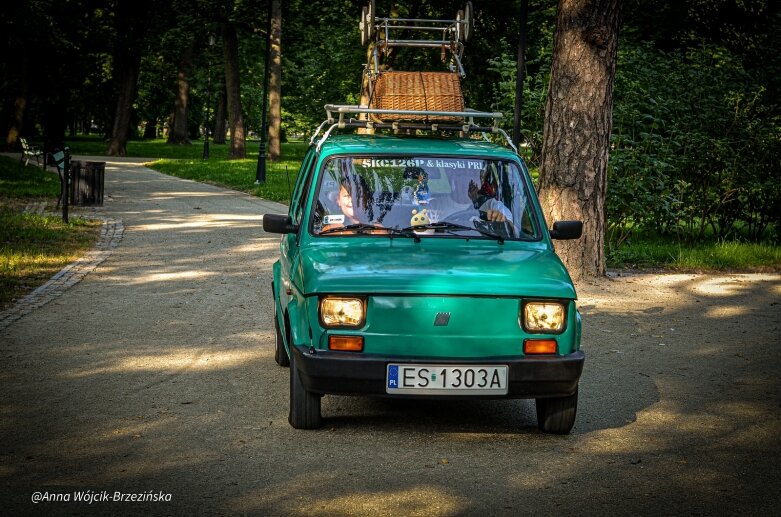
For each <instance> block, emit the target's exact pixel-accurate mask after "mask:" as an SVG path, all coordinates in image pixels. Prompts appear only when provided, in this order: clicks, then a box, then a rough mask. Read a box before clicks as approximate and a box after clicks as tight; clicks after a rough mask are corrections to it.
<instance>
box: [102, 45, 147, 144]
mask: <svg viewBox="0 0 781 517" xmlns="http://www.w3.org/2000/svg"><path fill="white" fill-rule="evenodd" d="M115 59H116V61H115V66H114V77H117V78H118V84H119V87H118V92H117V108H116V111H115V114H114V127H113V129H112V131H111V139H110V140H109V145H108V149H107V150H106V154H107V155H109V156H125V155H126V154H127V140H128V134H129V131H130V119H131V115H132V109H133V101H134V100H135V96H136V83H137V81H138V71H139V68H140V67H141V55H140V54H139V53H138V52H135V51H128V50H120V51H119V52H118V53H117V56H116V58H115Z"/></svg>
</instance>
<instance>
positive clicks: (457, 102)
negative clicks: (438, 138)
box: [370, 72, 464, 122]
mask: <svg viewBox="0 0 781 517" xmlns="http://www.w3.org/2000/svg"><path fill="white" fill-rule="evenodd" d="M372 97H373V98H372V100H371V103H370V107H372V108H376V109H389V110H415V111H464V96H463V94H462V93H461V82H460V81H459V77H458V74H457V73H451V72H383V73H382V74H380V76H379V77H378V78H377V79H376V80H375V82H374V93H373V96H372ZM372 120H374V121H375V122H392V121H398V120H426V121H429V122H458V121H460V120H461V119H460V118H459V117H442V116H428V117H427V116H426V115H372Z"/></svg>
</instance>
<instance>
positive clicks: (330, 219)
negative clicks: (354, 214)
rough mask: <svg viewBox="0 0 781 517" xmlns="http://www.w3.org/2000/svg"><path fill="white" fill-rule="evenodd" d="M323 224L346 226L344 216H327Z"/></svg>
mask: <svg viewBox="0 0 781 517" xmlns="http://www.w3.org/2000/svg"><path fill="white" fill-rule="evenodd" d="M323 224H344V215H343V214H339V215H326V216H325V217H323Z"/></svg>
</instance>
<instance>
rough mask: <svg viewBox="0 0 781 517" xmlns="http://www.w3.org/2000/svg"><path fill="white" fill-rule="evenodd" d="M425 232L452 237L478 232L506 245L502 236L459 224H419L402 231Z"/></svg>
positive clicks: (445, 222)
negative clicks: (429, 231)
mask: <svg viewBox="0 0 781 517" xmlns="http://www.w3.org/2000/svg"><path fill="white" fill-rule="evenodd" d="M421 229H423V230H444V231H446V232H447V233H450V234H452V235H456V233H455V232H456V231H459V230H460V231H464V230H465V231H470V232H478V233H480V234H482V235H485V236H486V237H490V238H491V239H496V241H497V242H499V244H504V237H502V236H501V235H497V234H495V233H492V232H489V231H486V230H482V229H480V228H470V227H469V226H464V225H463V224H457V223H451V222H448V221H440V222H438V223H426V224H418V225H415V226H407V227H406V228H404V229H403V230H402V231H413V232H414V231H420V230H421Z"/></svg>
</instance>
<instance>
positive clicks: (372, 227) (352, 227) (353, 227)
mask: <svg viewBox="0 0 781 517" xmlns="http://www.w3.org/2000/svg"><path fill="white" fill-rule="evenodd" d="M373 231H380V232H385V233H388V234H390V235H391V236H401V237H412V238H413V239H415V242H420V237H418V236H417V234H416V233H415V232H413V231H411V230H409V229H406V228H405V229H403V230H399V229H397V228H387V227H385V226H380V225H378V224H368V223H357V224H348V225H347V226H340V227H338V228H329V229H327V230H324V231H322V232H320V235H327V234H329V233H340V232H355V233H357V234H359V235H365V234H367V233H371V232H373Z"/></svg>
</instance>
